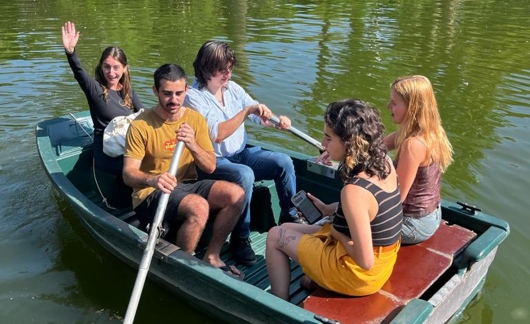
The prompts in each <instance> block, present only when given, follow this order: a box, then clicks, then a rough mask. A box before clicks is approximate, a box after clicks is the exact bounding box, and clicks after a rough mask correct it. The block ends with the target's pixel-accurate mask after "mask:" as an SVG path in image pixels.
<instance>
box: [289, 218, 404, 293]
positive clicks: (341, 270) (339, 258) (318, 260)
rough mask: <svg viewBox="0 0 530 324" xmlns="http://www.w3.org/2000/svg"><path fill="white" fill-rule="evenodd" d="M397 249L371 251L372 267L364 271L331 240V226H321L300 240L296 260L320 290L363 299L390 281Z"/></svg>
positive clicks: (340, 245)
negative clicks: (324, 289)
mask: <svg viewBox="0 0 530 324" xmlns="http://www.w3.org/2000/svg"><path fill="white" fill-rule="evenodd" d="M399 247H400V244H399V242H398V243H397V244H395V247H394V248H391V249H388V248H385V251H382V250H383V249H382V248H381V247H374V265H373V267H372V268H371V269H370V270H365V269H363V268H361V267H359V266H358V265H357V264H356V263H355V261H353V259H352V258H351V257H350V256H349V255H348V253H347V252H346V250H345V249H344V247H343V246H342V244H341V243H340V242H339V241H337V240H335V239H334V238H333V237H332V236H331V224H325V225H324V226H323V227H322V229H320V230H319V231H318V232H316V233H314V234H306V235H304V236H302V237H301V239H300V244H299V245H298V258H299V261H300V265H301V267H302V269H303V270H304V273H305V274H306V275H307V276H308V277H309V278H311V279H312V280H313V281H314V282H316V283H317V284H318V285H319V286H320V287H323V288H326V289H328V290H331V291H335V292H338V293H340V294H344V295H348V296H365V295H370V294H373V293H375V292H377V291H378V290H379V289H381V287H383V285H384V284H385V282H386V281H387V280H388V278H390V275H391V274H392V269H393V268H394V264H395V263H396V259H397V253H398V251H399Z"/></svg>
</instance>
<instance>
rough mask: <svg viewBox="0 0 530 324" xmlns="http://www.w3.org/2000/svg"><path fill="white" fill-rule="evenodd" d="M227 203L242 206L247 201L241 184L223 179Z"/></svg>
mask: <svg viewBox="0 0 530 324" xmlns="http://www.w3.org/2000/svg"><path fill="white" fill-rule="evenodd" d="M221 190H222V191H223V196H224V199H223V200H222V201H225V202H226V203H225V205H227V206H237V207H239V208H241V207H242V206H243V203H244V202H245V191H244V190H243V188H242V187H241V186H240V185H237V184H235V183H231V182H227V181H223V182H222V189H221Z"/></svg>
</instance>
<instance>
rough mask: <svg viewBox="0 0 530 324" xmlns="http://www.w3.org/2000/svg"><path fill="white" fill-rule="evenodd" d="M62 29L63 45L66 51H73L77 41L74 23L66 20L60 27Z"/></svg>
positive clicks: (77, 34) (77, 35) (77, 36)
mask: <svg viewBox="0 0 530 324" xmlns="http://www.w3.org/2000/svg"><path fill="white" fill-rule="evenodd" d="M62 31H63V46H64V49H65V50H66V51H67V52H68V53H73V52H74V50H75V46H76V45H77V41H78V40H79V34H80V33H79V32H76V30H75V24H74V23H73V22H69V21H68V22H66V23H65V24H64V26H63V27H62Z"/></svg>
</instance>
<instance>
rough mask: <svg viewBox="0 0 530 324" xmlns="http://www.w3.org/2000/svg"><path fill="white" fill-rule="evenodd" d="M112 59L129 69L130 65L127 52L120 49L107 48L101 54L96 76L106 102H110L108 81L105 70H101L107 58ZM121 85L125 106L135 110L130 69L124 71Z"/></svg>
mask: <svg viewBox="0 0 530 324" xmlns="http://www.w3.org/2000/svg"><path fill="white" fill-rule="evenodd" d="M109 56H110V57H112V58H113V59H115V60H116V61H118V62H120V63H121V64H123V66H125V67H127V66H128V65H129V64H128V63H127V56H126V55H125V52H123V50H122V49H121V48H119V47H115V46H111V47H107V48H105V50H103V53H101V58H100V59H99V63H98V65H97V66H96V68H95V72H94V73H95V75H96V81H97V82H98V83H99V84H100V85H101V87H102V88H103V97H104V99H105V101H108V98H109V92H108V88H107V80H106V79H105V75H103V70H102V69H101V65H103V61H104V60H105V59H106V58H107V57H109ZM119 82H120V84H121V85H122V87H121V90H120V93H121V97H122V98H123V105H124V106H126V107H128V108H129V109H133V103H132V98H131V77H130V75H129V69H125V70H124V71H123V75H122V76H121V79H120V81H119Z"/></svg>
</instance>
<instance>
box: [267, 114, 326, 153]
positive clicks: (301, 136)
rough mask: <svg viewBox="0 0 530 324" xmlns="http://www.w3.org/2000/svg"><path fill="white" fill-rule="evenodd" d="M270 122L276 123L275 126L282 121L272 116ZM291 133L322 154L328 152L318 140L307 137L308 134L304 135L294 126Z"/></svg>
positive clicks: (290, 128)
mask: <svg viewBox="0 0 530 324" xmlns="http://www.w3.org/2000/svg"><path fill="white" fill-rule="evenodd" d="M269 120H270V121H271V122H272V123H274V124H275V125H278V124H279V123H280V119H279V118H278V117H276V116H275V115H272V116H271V118H270V119H269ZM289 131H290V132H291V133H293V134H294V135H296V136H298V137H300V138H301V139H303V140H304V141H306V142H308V143H309V144H311V145H313V146H315V147H316V148H318V149H319V150H320V153H322V152H324V151H325V150H326V149H325V148H324V146H322V144H320V142H319V141H317V140H316V139H314V138H312V137H311V136H309V135H307V134H306V133H303V132H302V131H299V130H298V129H296V128H294V127H293V126H291V127H289Z"/></svg>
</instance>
